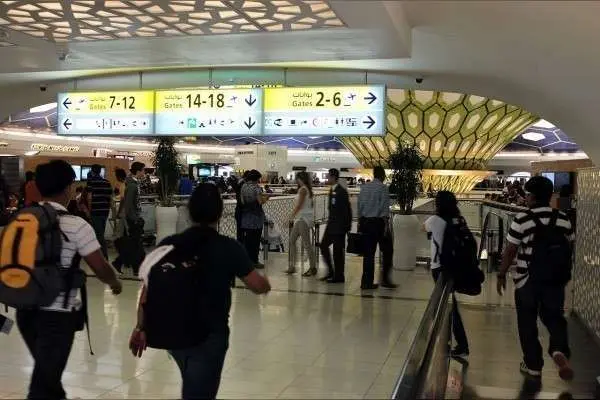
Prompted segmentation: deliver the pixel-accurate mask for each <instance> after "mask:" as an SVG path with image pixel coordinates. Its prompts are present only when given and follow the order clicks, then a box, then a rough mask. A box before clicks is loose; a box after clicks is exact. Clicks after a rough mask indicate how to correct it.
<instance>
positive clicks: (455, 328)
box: [431, 268, 469, 351]
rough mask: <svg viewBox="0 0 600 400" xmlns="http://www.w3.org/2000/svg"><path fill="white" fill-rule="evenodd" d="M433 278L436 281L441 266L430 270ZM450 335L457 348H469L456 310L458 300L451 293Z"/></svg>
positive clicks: (461, 321)
mask: <svg viewBox="0 0 600 400" xmlns="http://www.w3.org/2000/svg"><path fill="white" fill-rule="evenodd" d="M431 273H432V275H433V280H434V281H435V282H437V280H438V278H439V277H440V274H441V273H442V270H441V268H436V269H434V270H432V271H431ZM452 335H454V340H455V341H456V349H457V350H465V351H466V350H469V341H468V339H467V333H466V331H465V325H464V324H463V320H462V317H461V316H460V311H459V310H458V301H457V300H456V296H455V295H454V293H452Z"/></svg>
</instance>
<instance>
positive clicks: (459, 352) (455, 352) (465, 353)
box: [450, 347, 469, 358]
mask: <svg viewBox="0 0 600 400" xmlns="http://www.w3.org/2000/svg"><path fill="white" fill-rule="evenodd" d="M450 357H452V358H466V357H469V349H459V348H458V347H455V348H454V349H452V350H450Z"/></svg>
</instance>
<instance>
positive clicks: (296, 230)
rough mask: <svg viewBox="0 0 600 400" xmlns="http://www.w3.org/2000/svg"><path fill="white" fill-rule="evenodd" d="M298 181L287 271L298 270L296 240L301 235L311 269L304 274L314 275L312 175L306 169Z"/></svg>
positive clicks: (300, 173)
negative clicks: (311, 236) (311, 238)
mask: <svg viewBox="0 0 600 400" xmlns="http://www.w3.org/2000/svg"><path fill="white" fill-rule="evenodd" d="M296 182H297V183H298V194H297V195H296V206H295V207H294V211H293V212H292V216H291V218H290V223H291V224H293V226H292V231H291V233H290V265H289V268H288V269H287V270H286V271H285V272H286V273H288V274H293V273H295V272H296V257H297V248H296V242H297V241H298V238H299V237H301V238H302V246H303V247H304V249H305V251H306V252H307V254H308V262H309V269H308V270H307V271H306V272H304V273H303V274H302V276H313V275H316V274H317V260H316V255H315V251H314V249H313V248H312V246H311V241H310V230H311V228H312V226H313V224H314V199H313V190H312V184H311V180H310V176H309V175H308V173H307V172H304V171H302V172H299V173H298V175H297V176H296Z"/></svg>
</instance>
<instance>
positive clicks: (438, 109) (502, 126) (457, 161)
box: [342, 89, 539, 170]
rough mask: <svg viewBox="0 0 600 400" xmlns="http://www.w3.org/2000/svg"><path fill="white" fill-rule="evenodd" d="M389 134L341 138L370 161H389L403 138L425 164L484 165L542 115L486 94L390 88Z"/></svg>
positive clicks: (451, 166)
mask: <svg viewBox="0 0 600 400" xmlns="http://www.w3.org/2000/svg"><path fill="white" fill-rule="evenodd" d="M387 97H388V99H387V105H386V119H387V121H386V125H387V126H386V135H385V136H384V137H346V138H342V141H343V143H344V144H345V145H346V147H347V148H348V149H349V150H350V151H351V152H352V153H353V154H354V155H355V156H356V158H357V159H358V161H359V162H360V163H361V164H362V165H363V166H364V167H365V168H369V167H374V166H376V165H383V166H387V162H386V160H387V158H388V156H389V154H390V152H393V151H394V150H395V149H396V147H397V146H398V143H407V144H410V145H416V146H418V147H419V149H421V152H422V153H423V154H424V156H425V168H429V169H449V170H453V169H462V170H484V169H485V167H486V164H487V162H488V161H489V160H490V159H491V158H492V157H493V156H494V155H495V154H496V153H497V152H498V151H500V150H501V149H502V148H503V147H504V146H506V145H507V144H508V143H510V142H511V141H512V140H513V139H514V138H516V137H517V136H518V135H519V134H520V133H521V132H522V131H523V130H524V129H526V128H527V127H529V126H530V125H531V124H533V123H534V122H536V121H537V120H538V119H539V118H538V117H537V116H535V115H533V114H531V113H529V112H528V111H525V110H523V109H521V108H519V107H516V106H512V105H509V104H506V103H504V102H501V101H498V100H492V99H487V98H485V97H480V96H475V95H469V94H461V93H451V92H434V91H425V90H405V89H388V91H387Z"/></svg>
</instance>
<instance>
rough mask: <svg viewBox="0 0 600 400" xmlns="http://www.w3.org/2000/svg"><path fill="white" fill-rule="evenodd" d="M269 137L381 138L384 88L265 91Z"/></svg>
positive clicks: (270, 89) (301, 88)
mask: <svg viewBox="0 0 600 400" xmlns="http://www.w3.org/2000/svg"><path fill="white" fill-rule="evenodd" d="M264 96H265V107H264V119H265V126H264V134H265V135H268V136H277V135H284V136H288V135H289V136H303V135H304V136H319V135H333V136H359V135H360V136H367V135H368V136H381V135H384V134H385V86H383V85H370V86H339V87H288V88H266V89H264Z"/></svg>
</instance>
